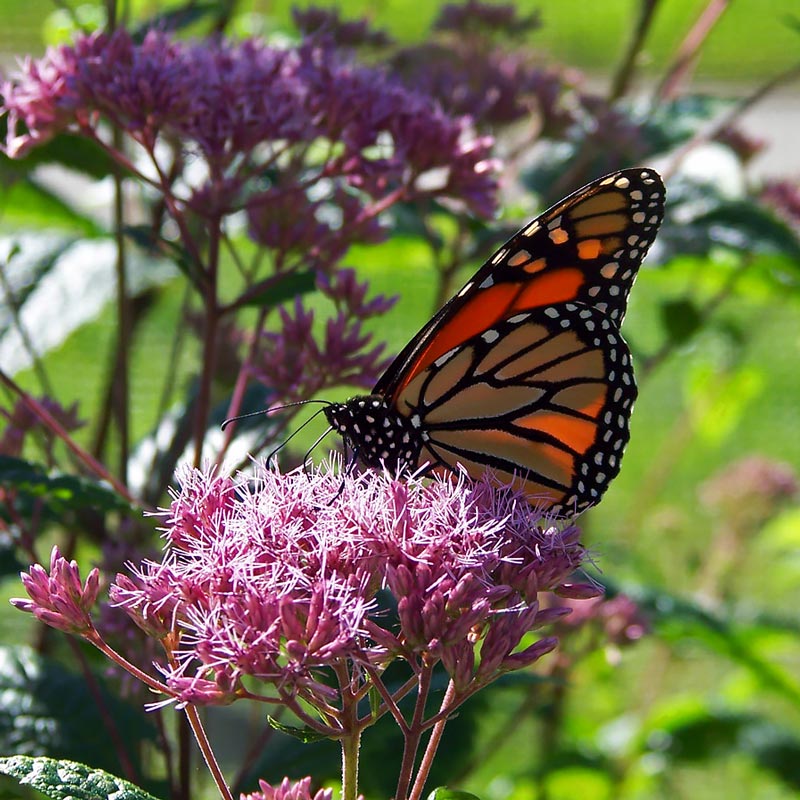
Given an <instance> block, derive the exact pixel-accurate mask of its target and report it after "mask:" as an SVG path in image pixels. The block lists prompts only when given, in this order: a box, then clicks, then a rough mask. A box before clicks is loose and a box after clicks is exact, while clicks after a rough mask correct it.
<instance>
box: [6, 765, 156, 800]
mask: <svg viewBox="0 0 800 800" xmlns="http://www.w3.org/2000/svg"><path fill="white" fill-rule="evenodd" d="M0 773H2V774H3V775H8V776H10V777H12V778H15V779H16V780H17V781H18V782H19V783H20V784H21V785H22V786H32V787H33V788H34V789H36V790H37V791H39V792H41V793H42V794H43V795H45V796H46V797H49V798H51V800H101V798H109V799H110V798H113V800H156V798H154V797H153V795H151V794H148V793H147V792H146V791H144V789H140V788H139V787H138V786H135V785H134V784H132V783H129V782H128V781H126V780H123V779H122V778H117V777H115V776H114V775H111V774H109V773H108V772H103V770H100V769H92V767H87V766H86V765H85V764H80V763H78V762H77V761H66V760H60V759H55V758H31V757H30V756H11V757H10V758H0Z"/></svg>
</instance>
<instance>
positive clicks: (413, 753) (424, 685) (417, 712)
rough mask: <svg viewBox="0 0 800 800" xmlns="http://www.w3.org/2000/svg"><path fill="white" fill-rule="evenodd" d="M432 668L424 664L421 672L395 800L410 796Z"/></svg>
mask: <svg viewBox="0 0 800 800" xmlns="http://www.w3.org/2000/svg"><path fill="white" fill-rule="evenodd" d="M431 677H432V669H431V668H430V667H428V666H424V667H423V668H422V669H421V670H420V673H419V677H418V689H417V703H416V706H415V707H414V717H413V719H412V720H411V724H410V725H409V726H408V730H407V732H406V734H405V746H404V748H403V761H402V764H401V765H400V776H399V777H398V779H397V791H396V792H395V800H405V798H406V797H407V796H408V787H409V786H410V785H411V776H412V775H413V772H414V761H415V760H416V757H417V751H418V750H419V743H420V739H421V738H422V733H423V731H424V730H425V728H424V726H423V723H424V721H425V703H426V702H427V700H428V692H429V690H430V687H431Z"/></svg>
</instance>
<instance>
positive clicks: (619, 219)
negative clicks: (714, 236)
mask: <svg viewBox="0 0 800 800" xmlns="http://www.w3.org/2000/svg"><path fill="white" fill-rule="evenodd" d="M664 194H665V193H664V186H663V183H662V182H661V179H660V178H659V176H658V175H657V173H655V172H653V171H652V170H648V169H632V170H623V171H621V172H617V173H614V174H612V175H608V176H606V177H605V178H601V179H599V180H597V181H595V182H593V183H591V184H589V185H587V186H585V187H584V188H583V189H580V190H579V191H578V192H576V193H575V194H573V195H571V196H570V197H568V198H566V199H565V200H563V201H561V202H560V203H558V204H557V205H556V206H554V207H553V208H551V209H550V210H548V211H546V212H545V213H544V214H543V215H541V216H540V217H538V218H537V219H536V220H534V221H533V222H531V223H530V224H528V225H527V226H526V227H524V228H523V229H522V230H521V231H519V232H518V233H517V234H516V235H515V236H514V237H512V238H511V239H510V240H509V241H508V242H507V243H506V244H504V245H503V246H502V247H501V248H500V249H499V250H498V251H497V252H496V253H495V254H494V255H493V256H492V257H491V258H490V259H489V260H488V261H487V262H486V263H485V264H484V265H483V266H482V267H481V269H480V270H478V272H477V273H476V275H475V276H474V277H473V278H472V280H470V281H469V282H468V283H467V284H466V286H464V288H463V289H462V290H461V291H460V292H459V293H458V294H457V295H456V296H455V297H454V298H453V299H452V300H450V301H449V302H448V303H447V304H446V305H445V306H444V307H443V308H442V310H441V311H440V312H439V313H438V314H437V315H436V316H435V317H434V318H433V319H432V320H431V321H430V322H429V323H428V325H426V326H425V327H424V328H423V329H422V330H421V331H420V332H419V334H417V336H415V337H414V338H413V339H412V340H411V342H410V343H409V345H408V346H407V347H406V348H405V349H404V350H403V352H402V353H401V354H400V355H399V356H398V357H397V359H395V361H394V362H393V363H392V365H391V366H390V367H389V369H388V370H387V372H386V374H385V375H384V376H383V377H382V378H381V380H380V381H379V382H378V384H377V385H376V387H375V389H374V391H373V394H374V395H380V396H382V397H383V398H385V399H386V401H387V403H388V404H389V405H390V406H391V407H393V408H394V409H395V410H396V411H397V412H398V414H400V415H401V416H403V417H405V418H407V419H408V420H409V421H410V423H411V426H412V428H413V429H415V430H418V431H419V433H420V436H421V439H422V447H421V450H420V456H419V459H418V461H419V463H424V462H429V463H431V464H433V465H439V466H443V467H446V468H449V469H452V468H454V467H455V465H456V464H457V463H460V464H462V466H464V467H465V468H466V469H467V471H468V472H469V473H470V474H471V475H472V476H473V477H477V476H479V475H480V474H482V473H483V472H485V471H486V470H487V469H491V470H493V471H494V472H495V473H496V474H497V475H498V478H499V479H500V480H502V481H504V482H508V481H510V480H513V479H516V480H517V481H522V482H523V484H524V489H525V491H526V492H527V494H528V495H529V496H530V497H531V499H532V500H533V499H536V498H540V499H542V500H543V501H546V502H549V503H550V504H555V505H558V506H559V507H560V506H566V507H571V508H583V507H585V506H587V505H590V504H592V503H595V502H597V500H599V498H600V496H601V495H602V493H603V491H604V490H605V488H606V487H607V485H608V483H609V482H610V481H611V479H612V478H613V477H614V476H615V475H616V474H617V472H618V471H619V462H620V458H621V455H622V451H623V449H624V447H625V445H626V443H627V441H628V419H629V416H630V412H631V409H632V407H633V402H634V400H635V399H636V386H635V382H634V379H633V369H632V365H631V359H630V353H629V351H628V348H627V346H626V344H625V342H624V341H623V339H622V337H621V335H620V333H619V325H620V323H621V322H622V319H623V317H624V315H625V310H626V305H627V299H628V294H629V292H630V289H631V286H632V285H633V282H634V280H635V278H636V273H637V271H638V268H639V265H640V264H641V261H642V259H643V258H644V256H645V255H646V253H647V250H648V248H649V247H650V245H651V244H652V242H653V239H654V238H655V235H656V232H657V230H658V226H659V225H660V223H661V219H662V217H663V211H664Z"/></svg>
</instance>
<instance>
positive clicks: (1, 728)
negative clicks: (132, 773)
mask: <svg viewBox="0 0 800 800" xmlns="http://www.w3.org/2000/svg"><path fill="white" fill-rule="evenodd" d="M94 681H95V686H94V687H91V688H90V686H89V685H88V684H87V682H86V680H85V678H84V677H83V676H82V675H77V674H74V673H71V672H69V671H67V670H66V669H65V668H64V666H63V665H62V664H60V663H58V662H56V661H53V660H49V659H46V658H43V657H41V656H39V655H38V654H37V653H35V652H34V651H33V650H31V649H30V648H27V647H20V646H13V647H10V646H9V647H0V694H1V695H2V697H3V703H2V706H1V707H0V752H2V753H19V754H22V755H28V756H51V757H54V758H73V759H77V758H81V759H83V760H84V761H89V762H90V763H91V764H92V766H95V767H99V768H101V769H109V770H118V769H119V763H120V762H119V755H118V753H117V751H116V749H115V744H114V740H113V738H112V737H111V736H110V735H109V729H108V727H107V725H108V721H109V720H113V723H114V725H115V726H116V733H117V735H118V737H119V741H120V742H122V743H123V746H124V747H125V748H126V751H127V758H128V759H129V760H132V761H133V763H134V764H135V765H137V762H138V759H139V753H140V750H141V744H142V742H144V741H152V740H153V739H154V738H155V731H154V729H153V726H152V725H151V724H150V721H149V720H148V718H147V717H146V715H145V713H144V712H143V711H142V710H141V709H140V708H138V707H134V706H131V705H128V704H126V703H124V702H122V701H121V700H120V699H119V698H117V697H116V696H115V695H113V694H111V693H110V692H109V691H107V690H106V689H105V688H104V686H103V683H102V680H101V679H100V678H99V677H95V678H94ZM95 691H96V692H97V693H98V694H99V697H100V698H101V701H102V704H103V709H102V710H101V709H99V708H98V706H97V704H96V701H95V697H96V695H95ZM138 766H139V765H137V769H138Z"/></svg>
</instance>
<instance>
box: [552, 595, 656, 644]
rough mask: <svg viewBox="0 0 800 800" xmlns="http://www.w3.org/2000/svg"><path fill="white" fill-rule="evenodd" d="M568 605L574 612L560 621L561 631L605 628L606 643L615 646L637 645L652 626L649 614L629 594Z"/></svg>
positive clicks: (603, 629)
mask: <svg viewBox="0 0 800 800" xmlns="http://www.w3.org/2000/svg"><path fill="white" fill-rule="evenodd" d="M569 607H570V609H571V613H570V614H569V615H568V616H566V617H564V619H563V620H562V621H561V622H560V623H559V629H560V630H561V631H566V630H570V629H572V630H574V629H577V628H583V627H587V626H590V625H593V626H595V627H597V628H599V629H600V630H601V631H602V633H603V636H604V643H607V644H610V645H613V646H615V647H625V646H627V645H631V644H634V643H635V642H638V641H639V640H640V639H641V638H642V637H643V636H645V635H646V634H647V633H649V632H650V629H651V624H650V620H649V619H648V617H647V615H646V614H645V613H644V612H643V611H642V609H641V608H640V606H639V604H638V603H637V602H636V601H635V600H633V599H632V598H630V597H629V596H628V595H626V594H618V595H616V596H615V597H612V598H610V599H609V598H606V597H602V596H601V597H594V598H590V599H587V600H575V601H573V602H570V603H569Z"/></svg>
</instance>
